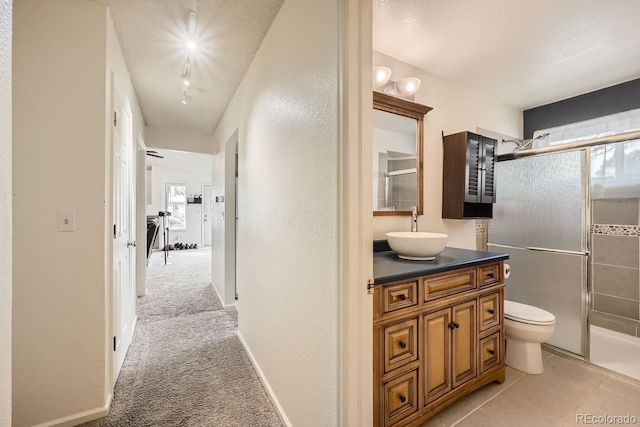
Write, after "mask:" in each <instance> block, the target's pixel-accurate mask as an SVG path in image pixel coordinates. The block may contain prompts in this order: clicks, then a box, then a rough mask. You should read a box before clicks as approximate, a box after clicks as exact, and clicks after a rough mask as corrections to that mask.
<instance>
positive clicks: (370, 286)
mask: <svg viewBox="0 0 640 427" xmlns="http://www.w3.org/2000/svg"><path fill="white" fill-rule="evenodd" d="M375 285H376V283H375V279H369V280H367V293H368V294H369V295H373V289H374V288H375Z"/></svg>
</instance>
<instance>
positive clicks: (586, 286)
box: [489, 131, 640, 362]
mask: <svg viewBox="0 0 640 427" xmlns="http://www.w3.org/2000/svg"><path fill="white" fill-rule="evenodd" d="M636 139H640V131H635V132H625V133H620V134H617V135H611V136H606V137H600V138H592V139H586V140H583V141H578V142H572V143H567V144H560V145H554V146H550V147H544V148H537V149H529V150H523V151H516V152H513V153H507V154H501V155H499V156H498V157H497V161H498V162H503V161H509V160H517V159H519V158H523V157H531V156H541V155H547V154H554V153H566V152H570V151H583V152H584V168H585V170H584V171H583V172H582V173H584V174H586V179H587V183H586V186H585V194H584V197H585V201H584V203H585V213H584V214H585V220H584V227H585V228H586V230H585V233H586V234H585V254H586V269H585V270H586V271H583V274H584V277H585V280H584V281H583V282H582V284H581V287H582V290H581V294H582V295H581V297H582V298H581V299H582V301H581V313H582V314H581V321H582V353H583V355H582V356H581V355H578V354H575V353H573V352H570V351H567V350H564V349H562V348H559V347H556V346H551V345H549V344H544V345H545V347H547V348H549V347H551V348H552V350H553V351H555V352H559V353H562V354H564V355H566V356H569V357H573V358H578V359H581V360H585V361H587V362H591V336H590V332H589V331H590V326H591V319H590V312H591V302H592V301H591V298H592V292H593V273H592V271H591V270H592V250H591V248H592V239H591V223H592V218H591V147H595V146H599V145H607V144H611V143H618V142H625V141H632V140H636ZM489 245H490V246H495V247H500V246H507V245H499V244H495V243H490V244H489ZM507 247H508V246H507ZM521 249H527V250H533V251H539V250H543V249H540V248H535V247H522V248H521ZM545 251H547V250H546V249H545ZM547 252H557V253H568V254H572V253H575V252H574V251H563V250H552V251H547ZM575 254H577V253H575ZM580 255H581V256H583V254H582V253H580Z"/></svg>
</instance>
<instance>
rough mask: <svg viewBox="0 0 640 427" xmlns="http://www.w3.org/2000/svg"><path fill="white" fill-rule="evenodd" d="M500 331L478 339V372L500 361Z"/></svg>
mask: <svg viewBox="0 0 640 427" xmlns="http://www.w3.org/2000/svg"><path fill="white" fill-rule="evenodd" d="M500 348H501V347H500V332H496V333H495V334H491V335H489V336H488V337H486V338H483V339H481V340H480V373H483V372H484V371H486V370H488V369H491V368H493V367H494V366H496V365H498V364H499V363H500Z"/></svg>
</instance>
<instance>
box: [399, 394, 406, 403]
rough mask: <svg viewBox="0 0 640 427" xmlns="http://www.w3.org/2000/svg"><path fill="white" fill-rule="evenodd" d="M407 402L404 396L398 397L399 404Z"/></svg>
mask: <svg viewBox="0 0 640 427" xmlns="http://www.w3.org/2000/svg"><path fill="white" fill-rule="evenodd" d="M406 401H407V398H406V397H405V396H402V395H400V402H402V403H404V402H406Z"/></svg>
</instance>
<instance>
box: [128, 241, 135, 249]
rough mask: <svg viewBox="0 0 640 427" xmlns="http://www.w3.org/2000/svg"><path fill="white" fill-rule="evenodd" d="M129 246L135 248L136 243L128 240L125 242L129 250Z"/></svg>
mask: <svg viewBox="0 0 640 427" xmlns="http://www.w3.org/2000/svg"><path fill="white" fill-rule="evenodd" d="M131 246H133V247H135V246H136V241H135V240H129V241H127V247H128V248H130V247H131Z"/></svg>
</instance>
